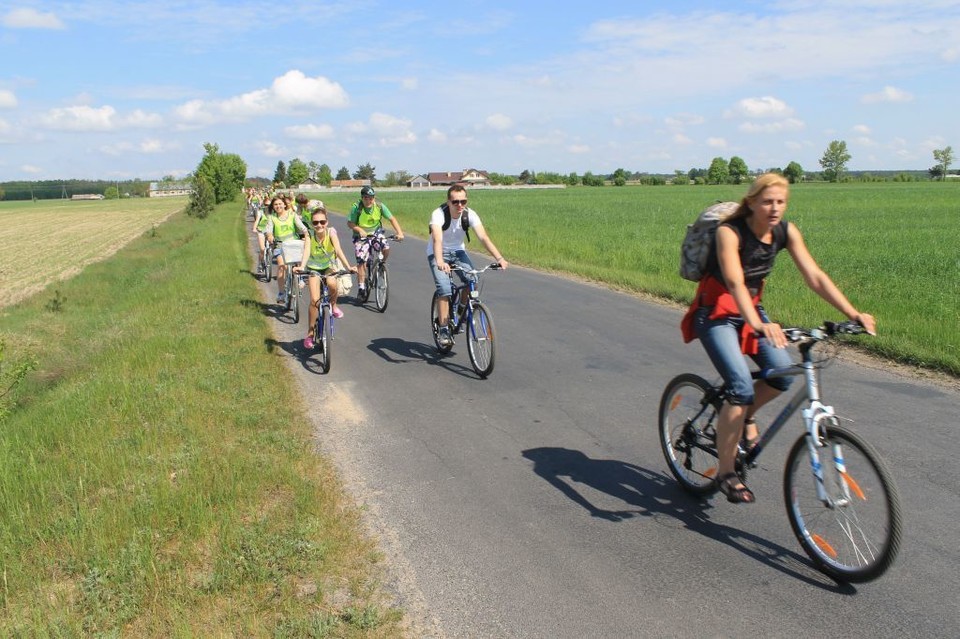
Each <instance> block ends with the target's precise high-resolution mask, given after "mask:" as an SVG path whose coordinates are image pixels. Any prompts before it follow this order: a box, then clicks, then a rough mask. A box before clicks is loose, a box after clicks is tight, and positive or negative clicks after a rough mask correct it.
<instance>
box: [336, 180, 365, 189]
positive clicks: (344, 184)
mask: <svg viewBox="0 0 960 639" xmlns="http://www.w3.org/2000/svg"><path fill="white" fill-rule="evenodd" d="M363 186H370V180H331V181H330V188H331V189H360V187H363Z"/></svg>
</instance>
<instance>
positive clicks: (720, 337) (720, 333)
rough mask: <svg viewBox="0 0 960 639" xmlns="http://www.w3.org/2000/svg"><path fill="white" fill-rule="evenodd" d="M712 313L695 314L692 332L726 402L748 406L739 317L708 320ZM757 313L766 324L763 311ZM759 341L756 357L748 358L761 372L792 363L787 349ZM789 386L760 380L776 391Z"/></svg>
mask: <svg viewBox="0 0 960 639" xmlns="http://www.w3.org/2000/svg"><path fill="white" fill-rule="evenodd" d="M712 310H713V309H712V308H701V309H699V310H698V311H697V312H696V314H695V315H694V318H693V327H694V331H695V332H696V334H697V337H698V338H699V339H700V342H701V343H702V344H703V348H704V349H705V350H706V351H707V355H708V356H709V357H710V361H711V362H713V365H714V367H715V368H716V369H717V372H718V373H720V377H722V378H723V381H724V382H726V384H727V401H728V402H729V403H731V404H734V405H738V406H749V405H751V404H753V400H754V395H753V378H752V377H751V376H750V367H749V366H748V365H747V360H746V356H745V355H744V354H743V352H741V350H740V330H741V328H742V327H743V321H744V320H743V318H742V317H740V316H739V315H737V316H733V317H723V318H720V319H715V320H711V319H708V316H709V315H710V312H711V311H712ZM757 310H758V311H759V312H760V317H761V318H762V319H763V321H765V322H766V321H769V320H768V319H767V314H766V313H765V312H764V310H763V308H761V307H758V308H757ZM759 341H760V347H759V349H758V350H757V354H756V355H751V356H750V357H751V358H752V359H753V361H754V362H755V363H756V364H757V366H759V367H760V368H761V369H765V368H777V367H780V366H789V365H790V364H792V363H793V359H792V358H791V357H790V353H789V352H788V351H787V349H785V348H777V347H775V346H774V345H773V344H771V343H770V341H769V340H768V339H767V338H765V337H761V338H760V340H759ZM791 382H793V378H792V377H777V378H775V379H769V380H764V383H766V384H767V385H769V386H771V387H773V388H775V389H777V390H780V391H785V390H787V389H788V388H790V383H791Z"/></svg>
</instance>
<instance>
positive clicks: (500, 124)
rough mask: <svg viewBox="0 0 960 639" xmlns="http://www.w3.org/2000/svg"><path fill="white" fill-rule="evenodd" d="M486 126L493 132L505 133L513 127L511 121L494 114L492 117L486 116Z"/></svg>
mask: <svg viewBox="0 0 960 639" xmlns="http://www.w3.org/2000/svg"><path fill="white" fill-rule="evenodd" d="M486 124H487V126H488V127H489V128H491V129H493V130H494V131H506V130H507V129H509V128H510V127H512V126H513V120H511V119H510V117H509V116H506V115H504V114H502V113H494V114H493V115H490V116H487V119H486Z"/></svg>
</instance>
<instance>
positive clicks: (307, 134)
mask: <svg viewBox="0 0 960 639" xmlns="http://www.w3.org/2000/svg"><path fill="white" fill-rule="evenodd" d="M283 132H284V133H285V134H286V135H287V137H291V138H300V139H304V140H331V139H333V127H332V126H330V125H329V124H299V125H293V126H288V127H285V128H284V129H283Z"/></svg>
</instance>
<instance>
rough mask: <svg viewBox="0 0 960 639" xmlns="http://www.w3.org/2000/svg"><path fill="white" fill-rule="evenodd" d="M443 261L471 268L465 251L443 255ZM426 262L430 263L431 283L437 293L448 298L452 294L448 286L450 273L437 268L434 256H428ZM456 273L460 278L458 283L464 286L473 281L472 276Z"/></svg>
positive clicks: (461, 272) (451, 289)
mask: <svg viewBox="0 0 960 639" xmlns="http://www.w3.org/2000/svg"><path fill="white" fill-rule="evenodd" d="M443 261H444V262H446V263H447V264H450V265H453V264H457V265H459V266H461V267H462V268H467V269H472V268H473V262H471V261H470V256H469V255H467V252H466V251H451V252H449V253H444V254H443ZM427 262H429V263H430V271H431V272H432V273H433V282H434V284H436V285H437V293H439V294H440V295H442V296H445V297H450V295H451V294H452V293H453V287H452V286H451V285H450V276H451V275H452V273H450V274H447V273H444V272H443V271H441V270H440V269H439V268H438V267H437V258H436V256H435V255H428V256H427ZM456 273H457V275H459V276H460V281H461V282H463V283H464V284H466V283H467V282H470V281H472V280H473V279H474V277H473V276H472V275H467V274H466V273H464V272H463V271H456Z"/></svg>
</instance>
